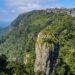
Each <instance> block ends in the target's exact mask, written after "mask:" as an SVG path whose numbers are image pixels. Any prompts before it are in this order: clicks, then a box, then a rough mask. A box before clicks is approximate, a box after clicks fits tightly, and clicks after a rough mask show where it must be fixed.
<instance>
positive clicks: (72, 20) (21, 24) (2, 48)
mask: <svg viewBox="0 0 75 75" xmlns="http://www.w3.org/2000/svg"><path fill="white" fill-rule="evenodd" d="M42 31H44V32H47V34H48V32H50V33H51V34H52V35H51V36H53V37H54V38H52V40H50V39H48V40H46V41H48V42H51V41H54V42H57V41H58V42H59V44H60V50H59V55H58V59H59V60H60V58H62V60H63V63H62V61H61V60H60V62H59V63H56V66H55V67H54V69H53V73H52V74H53V75H75V17H71V16H69V15H65V14H55V13H48V12H46V11H32V12H28V13H25V14H21V15H20V16H19V17H18V18H17V19H15V20H14V21H13V22H12V23H11V31H10V32H9V33H8V34H7V35H6V36H5V37H2V38H0V53H1V54H5V55H6V56H7V58H8V59H7V60H8V61H11V62H13V61H17V62H15V63H14V64H15V66H16V67H14V68H13V66H12V67H11V66H9V68H10V67H11V68H12V69H13V70H12V71H14V72H13V73H14V75H23V74H24V75H34V61H35V42H36V38H37V35H38V33H39V32H42ZM57 39H58V40H57ZM25 53H28V54H29V58H28V62H27V64H25V65H24V63H23V61H24V58H25V55H24V54H25ZM6 65H7V64H6ZM6 65H5V66H4V67H6ZM60 65H61V66H60ZM24 70H25V72H26V73H25V72H24ZM66 71H67V73H66ZM10 72H11V71H10ZM3 73H5V72H4V71H3V72H2V73H1V74H2V75H3ZM13 73H12V74H13ZM18 73H19V74H18ZM22 73H23V74H22ZM1 74H0V75H1ZM6 74H7V73H6Z"/></svg>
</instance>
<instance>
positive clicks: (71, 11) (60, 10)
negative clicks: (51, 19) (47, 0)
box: [46, 8, 75, 17]
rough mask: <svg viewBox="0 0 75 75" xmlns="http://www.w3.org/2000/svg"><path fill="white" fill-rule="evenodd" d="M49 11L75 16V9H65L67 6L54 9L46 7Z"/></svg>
mask: <svg viewBox="0 0 75 75" xmlns="http://www.w3.org/2000/svg"><path fill="white" fill-rule="evenodd" d="M46 11H47V12H49V13H51V12H53V13H57V14H58V13H61V14H66V15H71V16H72V17H75V9H65V8H54V9H46Z"/></svg>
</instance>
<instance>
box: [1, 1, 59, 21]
mask: <svg viewBox="0 0 75 75" xmlns="http://www.w3.org/2000/svg"><path fill="white" fill-rule="evenodd" d="M58 1H59V0H5V8H4V9H2V10H0V20H12V19H14V18H15V17H16V16H17V15H19V14H20V13H23V12H27V11H31V10H37V9H43V8H48V7H57V6H58Z"/></svg>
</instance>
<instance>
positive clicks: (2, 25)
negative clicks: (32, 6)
mask: <svg viewBox="0 0 75 75" xmlns="http://www.w3.org/2000/svg"><path fill="white" fill-rule="evenodd" d="M9 25H10V23H9V22H7V21H0V28H5V27H7V26H9Z"/></svg>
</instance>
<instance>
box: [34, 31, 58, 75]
mask: <svg viewBox="0 0 75 75" xmlns="http://www.w3.org/2000/svg"><path fill="white" fill-rule="evenodd" d="M58 54H59V44H58V40H57V39H56V37H55V36H54V35H53V34H51V33H50V32H40V33H39V35H38V38H37V41H36V60H35V67H34V71H35V73H36V74H37V75H40V74H42V75H50V73H51V72H52V71H53V68H54V66H55V64H56V61H57V58H58Z"/></svg>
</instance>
